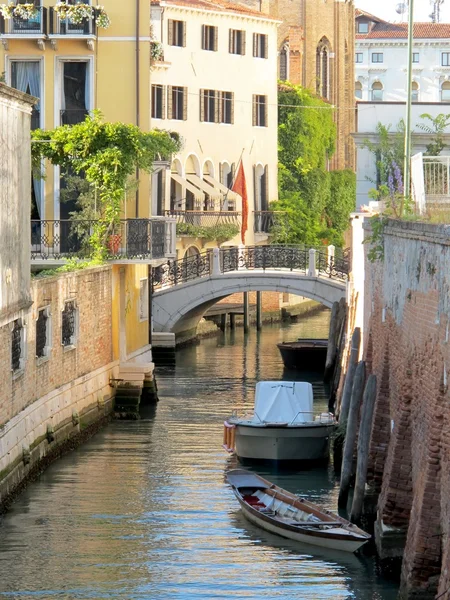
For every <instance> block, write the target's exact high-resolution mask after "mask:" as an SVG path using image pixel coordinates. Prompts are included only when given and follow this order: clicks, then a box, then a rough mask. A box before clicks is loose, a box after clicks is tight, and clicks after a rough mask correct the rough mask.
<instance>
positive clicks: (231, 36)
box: [228, 29, 233, 54]
mask: <svg viewBox="0 0 450 600" xmlns="http://www.w3.org/2000/svg"><path fill="white" fill-rule="evenodd" d="M228 52H229V53H230V54H233V29H230V34H229V41H228Z"/></svg>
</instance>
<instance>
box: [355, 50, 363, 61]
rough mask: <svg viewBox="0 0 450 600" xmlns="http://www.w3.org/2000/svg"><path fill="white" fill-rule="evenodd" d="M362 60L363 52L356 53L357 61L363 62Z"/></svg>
mask: <svg viewBox="0 0 450 600" xmlns="http://www.w3.org/2000/svg"><path fill="white" fill-rule="evenodd" d="M362 61H363V53H362V52H357V53H356V54H355V63H362Z"/></svg>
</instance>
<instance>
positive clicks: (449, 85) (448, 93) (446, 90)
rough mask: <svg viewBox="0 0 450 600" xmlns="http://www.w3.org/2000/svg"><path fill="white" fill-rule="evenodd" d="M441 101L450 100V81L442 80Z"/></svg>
mask: <svg viewBox="0 0 450 600" xmlns="http://www.w3.org/2000/svg"><path fill="white" fill-rule="evenodd" d="M441 102H450V81H444V82H443V84H442V86H441Z"/></svg>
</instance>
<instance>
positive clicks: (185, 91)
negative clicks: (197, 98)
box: [182, 87, 188, 121]
mask: <svg viewBox="0 0 450 600" xmlns="http://www.w3.org/2000/svg"><path fill="white" fill-rule="evenodd" d="M182 89H183V121H187V111H188V89H187V87H184V88H182Z"/></svg>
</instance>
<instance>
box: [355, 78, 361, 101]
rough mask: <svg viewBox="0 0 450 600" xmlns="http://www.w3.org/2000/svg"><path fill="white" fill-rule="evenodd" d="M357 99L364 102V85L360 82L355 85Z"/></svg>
mask: <svg viewBox="0 0 450 600" xmlns="http://www.w3.org/2000/svg"><path fill="white" fill-rule="evenodd" d="M355 98H358V100H362V83H361V82H360V81H357V82H356V83H355Z"/></svg>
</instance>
